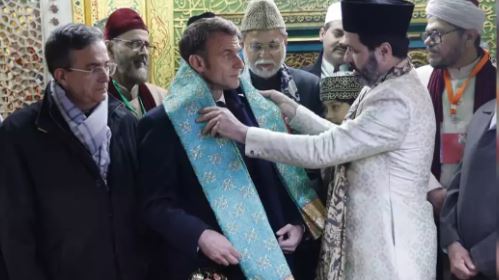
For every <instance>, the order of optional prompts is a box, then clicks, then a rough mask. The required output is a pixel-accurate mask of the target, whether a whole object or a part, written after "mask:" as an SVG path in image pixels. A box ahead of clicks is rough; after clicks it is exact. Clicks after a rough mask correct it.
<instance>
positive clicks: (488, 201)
mask: <svg viewBox="0 0 499 280" xmlns="http://www.w3.org/2000/svg"><path fill="white" fill-rule="evenodd" d="M496 131H497V128H496V100H495V99H494V100H491V101H489V102H487V103H485V104H484V105H483V106H482V107H481V108H480V109H479V110H478V111H477V112H476V113H475V115H474V116H473V119H472V120H471V122H470V125H469V129H468V132H467V136H466V142H465V143H466V144H465V149H464V155H463V160H462V163H461V165H460V168H459V171H458V173H457V175H456V176H455V178H454V179H453V181H452V183H451V185H450V187H449V189H448V191H447V197H446V199H445V202H444V207H443V209H442V212H441V216H440V217H441V221H440V226H441V234H440V241H441V245H442V248H443V249H444V250H446V251H447V254H448V256H449V260H450V264H451V272H452V274H453V276H454V277H456V278H457V279H477V280H478V279H480V280H482V279H483V280H487V279H488V280H490V279H496V278H495V277H496V275H495V272H496V269H495V268H496V267H495V265H496V259H495V256H496V242H497V234H496V230H497V229H496V222H497V195H496V192H497V181H496V165H495V161H496Z"/></svg>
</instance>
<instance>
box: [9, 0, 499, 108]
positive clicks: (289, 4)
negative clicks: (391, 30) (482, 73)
mask: <svg viewBox="0 0 499 280" xmlns="http://www.w3.org/2000/svg"><path fill="white" fill-rule="evenodd" d="M248 1H249V0H0V114H2V115H3V116H4V117H6V115H7V114H9V113H11V112H13V111H14V110H16V109H18V108H20V107H22V106H24V105H25V104H29V103H31V102H33V101H35V100H38V99H40V97H41V95H40V93H41V90H42V89H43V86H44V82H46V81H47V80H48V79H49V75H47V73H46V71H45V69H44V62H43V53H42V49H43V48H42V46H43V41H44V38H45V35H46V34H48V33H49V32H50V31H51V30H52V29H53V28H55V27H56V26H59V25H61V24H64V23H66V22H70V21H73V22H80V23H86V24H89V25H97V26H102V25H103V23H104V20H105V18H106V17H107V15H109V14H110V13H111V12H112V11H113V10H114V9H116V8H119V7H132V8H134V9H136V10H137V11H139V13H140V14H141V15H142V16H143V17H144V18H145V20H146V22H147V25H148V26H149V28H150V31H151V40H152V41H153V42H154V43H155V44H156V45H157V46H158V48H157V49H156V50H155V51H153V53H152V59H151V69H150V72H151V73H150V74H151V75H150V79H151V81H152V82H153V83H156V84H159V85H161V86H163V87H168V85H169V83H170V80H171V79H172V78H173V77H174V74H175V69H176V66H177V65H178V58H179V54H178V49H177V42H178V40H179V38H180V36H181V34H182V32H183V30H184V28H185V24H186V21H187V19H188V18H189V17H190V16H192V15H195V14H199V13H202V12H204V11H213V12H215V13H217V14H220V15H222V16H223V17H225V18H228V19H231V20H233V21H234V22H236V23H237V24H239V23H240V20H241V18H242V14H243V12H244V9H245V7H246V5H247V2H248ZM336 1H338V0H328V1H324V0H292V1H291V0H288V1H284V0H276V3H277V6H278V7H279V8H280V10H281V11H282V13H283V16H284V18H285V21H286V23H287V27H288V33H289V34H290V39H289V45H288V57H287V63H288V64H289V65H292V66H295V67H300V66H303V65H308V64H310V63H312V62H313V61H314V60H315V58H316V57H317V54H318V50H319V49H320V42H319V41H318V30H319V27H320V26H321V25H322V23H323V21H324V12H325V10H326V8H327V7H328V5H329V4H330V3H332V2H336ZM412 1H413V2H414V3H415V4H416V10H415V12H414V15H413V20H412V24H411V29H410V30H409V37H410V38H411V53H410V55H411V57H412V58H413V59H414V61H415V63H416V64H418V65H419V64H423V63H425V61H426V54H425V52H424V50H423V49H422V47H423V45H422V42H421V41H420V40H419V34H420V32H421V31H423V30H424V27H425V25H426V19H425V17H426V15H425V13H424V7H425V5H426V2H427V0H412ZM480 6H481V7H482V9H483V10H484V11H485V13H486V16H487V21H486V23H485V28H484V34H483V41H484V42H486V44H487V45H488V47H489V49H490V50H491V53H492V56H493V57H494V58H495V51H496V26H495V19H496V13H495V10H496V8H495V1H494V0H480Z"/></svg>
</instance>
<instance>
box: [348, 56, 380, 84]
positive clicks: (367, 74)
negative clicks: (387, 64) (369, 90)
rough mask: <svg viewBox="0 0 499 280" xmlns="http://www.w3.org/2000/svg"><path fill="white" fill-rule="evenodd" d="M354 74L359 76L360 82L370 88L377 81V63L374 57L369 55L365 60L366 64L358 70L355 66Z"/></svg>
mask: <svg viewBox="0 0 499 280" xmlns="http://www.w3.org/2000/svg"><path fill="white" fill-rule="evenodd" d="M354 68H355V73H356V74H357V75H358V76H359V79H360V82H361V83H362V84H364V85H366V86H372V85H374V83H376V82H377V81H378V79H379V76H380V75H379V73H378V62H377V61H376V58H375V57H374V54H369V58H368V59H367V62H366V64H365V65H364V67H363V68H362V70H359V69H358V68H357V67H356V66H354Z"/></svg>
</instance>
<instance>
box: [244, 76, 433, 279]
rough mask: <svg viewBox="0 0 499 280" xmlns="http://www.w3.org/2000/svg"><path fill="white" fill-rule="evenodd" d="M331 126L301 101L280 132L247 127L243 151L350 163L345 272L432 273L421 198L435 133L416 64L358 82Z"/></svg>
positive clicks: (428, 211) (429, 223)
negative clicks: (364, 84) (379, 79)
mask: <svg viewBox="0 0 499 280" xmlns="http://www.w3.org/2000/svg"><path fill="white" fill-rule="evenodd" d="M354 111H357V113H356V115H357V117H355V119H353V120H352V119H348V120H346V121H344V122H343V123H342V124H341V125H340V126H336V125H334V124H332V123H330V122H328V121H326V120H324V119H322V118H320V117H318V116H316V115H314V114H313V113H312V112H310V111H308V110H307V109H305V108H304V107H302V106H300V107H299V108H298V110H297V113H296V116H295V117H294V118H293V119H292V120H291V122H290V125H291V127H292V128H293V129H295V130H297V131H300V132H301V133H306V134H309V135H285V134H281V133H276V132H270V131H267V130H263V129H260V128H250V129H249V130H248V133H247V136H246V146H245V149H246V154H247V155H248V156H251V157H258V158H263V159H267V160H271V161H277V162H283V163H287V164H293V165H297V166H301V167H307V168H323V167H328V166H332V165H338V164H342V163H350V164H349V167H348V171H347V177H348V180H349V182H350V186H349V187H350V189H349V200H348V202H347V207H348V210H347V219H346V239H347V240H346V248H345V252H346V268H345V274H346V279H347V280H363V279H366V280H367V279H369V280H377V279H379V280H431V279H435V266H436V252H437V249H436V241H437V235H436V230H435V225H434V222H433V214H432V207H431V205H430V203H429V202H427V200H426V192H427V186H428V180H429V176H430V165H431V160H432V155H433V147H434V136H435V116H434V112H433V107H432V105H431V100H430V97H429V94H428V91H427V89H426V87H425V86H423V85H422V84H421V82H420V81H419V80H418V78H417V74H416V72H415V71H414V70H411V72H409V73H408V74H406V75H402V76H400V77H397V78H394V79H390V80H387V81H385V82H383V83H381V84H379V85H378V86H376V87H375V88H373V89H369V88H364V90H363V91H362V93H361V94H360V96H359V98H358V99H357V100H356V101H355V103H354V104H353V105H352V108H351V109H350V111H349V113H348V115H347V117H348V116H349V115H350V116H351V115H352V114H353V112H354Z"/></svg>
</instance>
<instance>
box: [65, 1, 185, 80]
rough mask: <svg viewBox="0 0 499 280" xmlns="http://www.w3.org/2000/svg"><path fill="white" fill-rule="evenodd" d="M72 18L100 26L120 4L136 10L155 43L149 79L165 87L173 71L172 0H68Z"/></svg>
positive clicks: (75, 20)
mask: <svg viewBox="0 0 499 280" xmlns="http://www.w3.org/2000/svg"><path fill="white" fill-rule="evenodd" d="M71 1H72V3H73V20H74V22H79V23H86V24H88V25H96V26H99V27H103V25H104V24H105V20H106V18H107V16H108V15H109V14H110V13H112V11H114V10H116V9H117V8H121V7H129V8H133V9H135V10H136V11H138V12H139V13H140V15H141V16H142V17H143V18H144V19H145V21H146V24H147V26H148V27H149V31H150V32H149V33H150V40H151V41H152V42H153V43H154V44H155V45H156V46H157V48H156V49H155V50H154V51H153V52H152V53H151V56H152V58H153V59H151V63H150V69H149V71H150V75H149V76H150V80H151V82H152V83H155V84H158V85H162V86H164V87H166V86H167V85H168V84H169V82H170V80H171V78H172V77H173V76H174V74H175V68H174V61H175V57H176V56H175V52H174V45H175V44H174V41H173V39H174V36H173V30H174V28H173V26H174V25H173V21H174V19H173V2H172V1H171V0H71Z"/></svg>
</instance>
